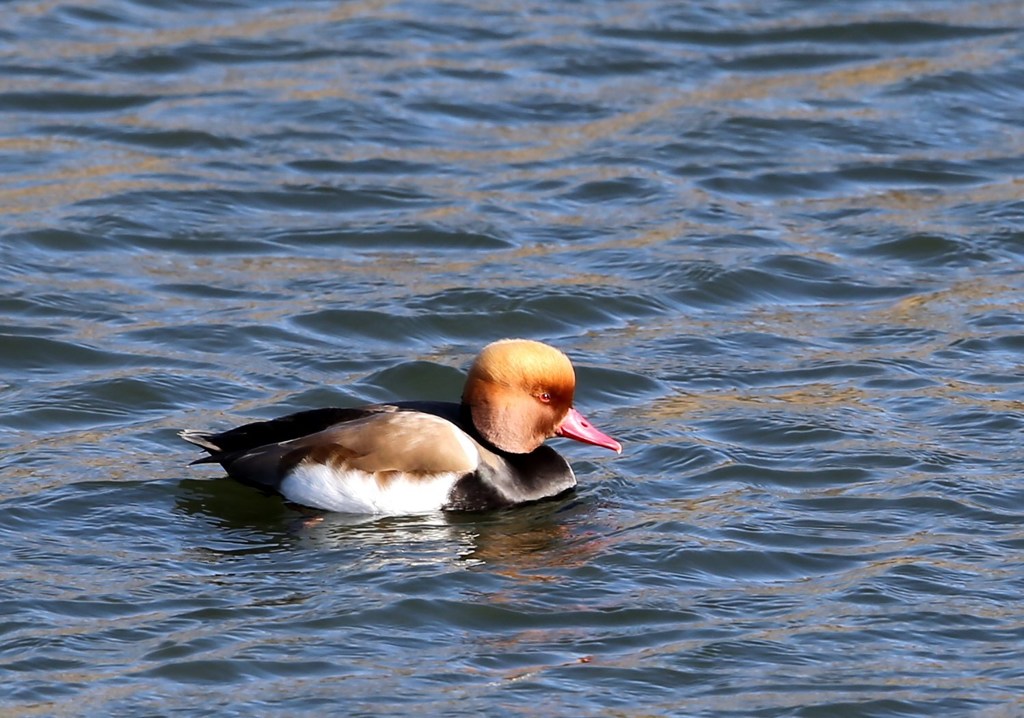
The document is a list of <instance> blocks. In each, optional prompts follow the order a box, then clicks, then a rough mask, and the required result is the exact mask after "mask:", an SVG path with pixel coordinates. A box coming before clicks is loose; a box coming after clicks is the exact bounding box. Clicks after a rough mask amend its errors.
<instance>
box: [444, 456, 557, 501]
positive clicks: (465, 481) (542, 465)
mask: <svg viewBox="0 0 1024 718" xmlns="http://www.w3.org/2000/svg"><path fill="white" fill-rule="evenodd" d="M574 486H576V476H575V475H574V474H573V473H572V469H571V468H570V467H569V464H568V462H567V461H566V460H565V459H564V458H562V456H561V455H559V453H558V452H557V451H555V450H554V449H552V448H551V447H550V446H541V447H540V448H538V449H536V450H534V451H532V452H530V453H529V454H505V453H492V452H490V451H488V450H486V449H484V450H483V451H481V461H480V467H479V468H478V469H477V470H476V471H475V472H473V473H471V474H467V475H466V476H463V477H462V478H461V479H459V481H458V482H457V483H456V484H455V486H453V487H452V490H451V493H450V494H449V495H448V502H447V503H446V504H445V507H444V508H445V510H447V511H486V510H489V509H501V508H507V507H509V506H515V505H517V504H524V503H528V502H531V501H541V500H543V499H550V498H554V497H556V496H559V495H561V494H564V493H565V492H566V491H569V490H570V489H572V488H573V487H574Z"/></svg>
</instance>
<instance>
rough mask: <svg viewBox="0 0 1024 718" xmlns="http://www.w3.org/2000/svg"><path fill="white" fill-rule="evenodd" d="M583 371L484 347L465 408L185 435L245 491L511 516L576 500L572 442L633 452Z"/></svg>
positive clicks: (394, 408)
mask: <svg viewBox="0 0 1024 718" xmlns="http://www.w3.org/2000/svg"><path fill="white" fill-rule="evenodd" d="M575 390H576V374H575V371H574V369H573V366H572V362H571V361H570V360H569V358H568V357H567V356H566V355H565V354H564V353H563V352H561V351H560V350H558V349H556V348H554V347H552V346H550V345H548V344H545V343H543V342H539V341H534V340H529V339H501V340H499V341H496V342H492V343H491V344H488V345H487V346H485V347H484V348H483V349H482V350H481V351H480V353H479V354H478V355H477V357H476V358H475V359H474V360H473V363H472V365H471V366H470V369H469V373H468V375H467V377H466V382H465V385H464V387H463V391H462V397H461V401H460V402H458V403H456V402H439V401H396V402H393V403H383V404H371V405H367V406H360V407H353V408H335V407H327V408H317V409H309V410H305V411H300V412H298V413H294V414H289V415H287V416H283V417H280V418H277V419H272V420H269V421H258V422H254V423H250V424H245V425H243V426H239V427H236V428H233V429H229V430H227V431H223V432H219V433H215V432H208V431H201V430H194V429H185V430H183V431H181V432H179V436H180V437H181V438H182V439H184V440H185V441H187V442H190V443H191V444H194V445H196V446H198V447H200V448H202V449H204V450H205V451H206V452H207V455H206V456H204V457H202V458H200V459H197V460H195V461H193V462H192V464H206V463H216V464H220V465H221V467H222V468H223V469H224V471H225V472H226V473H227V475H228V476H229V477H231V478H233V479H235V480H237V481H240V482H241V483H243V484H247V485H249V486H253V487H256V488H258V489H261V490H263V491H265V492H268V493H272V494H275V493H276V494H279V495H280V496H282V497H283V498H284V499H285V500H286V501H288V502H291V503H293V504H297V505H299V506H304V507H309V508H312V509H320V510H324V511H329V512H339V513H349V514H385V515H402V514H418V513H427V512H434V511H445V512H468V511H488V510H494V509H504V508H509V507H513V506H517V505H520V504H527V503H532V502H536V501H541V500H544V499H551V498H554V497H558V496H561V495H563V494H566V493H568V492H569V491H571V490H572V489H574V488H575V486H576V475H575V474H574V473H573V470H572V467H571V466H570V465H569V462H568V461H566V460H565V458H563V457H562V456H561V455H560V454H559V453H558V452H557V451H555V450H554V449H553V448H551V447H550V446H548V445H547V444H545V443H544V442H545V441H546V440H548V439H551V438H554V437H564V438H567V439H574V440H576V441H579V442H582V443H585V444H591V445H594V446H598V447H602V448H605V449H609V450H611V451H614V452H615V453H616V454H621V453H622V445H621V444H620V443H619V442H618V441H616V440H615V439H613V438H612V437H610V436H608V435H607V434H605V433H603V432H602V431H600V430H599V429H598V428H597V427H595V426H594V425H593V424H591V423H590V422H589V421H588V420H587V419H586V418H585V417H584V416H583V415H582V414H581V413H580V412H579V411H578V410H577V409H576V408H575V407H574V405H573V399H574V394H575Z"/></svg>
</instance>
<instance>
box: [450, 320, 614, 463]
mask: <svg viewBox="0 0 1024 718" xmlns="http://www.w3.org/2000/svg"><path fill="white" fill-rule="evenodd" d="M575 391H576V373H575V372H574V371H573V368H572V363H571V362H570V361H569V358H568V357H567V356H566V355H565V354H563V353H562V352H560V351H558V350H557V349H555V348H554V347H550V346H548V345H547V344H542V343H541V342H535V341H531V340H529V339H502V340H500V341H497V342H494V343H492V344H488V345H487V346H486V347H484V348H483V351H481V352H480V354H479V355H478V356H477V358H476V360H475V361H474V362H473V366H472V367H471V368H470V370H469V377H468V378H467V379H466V387H465V389H464V390H463V393H462V402H463V403H464V404H466V405H467V406H468V407H469V409H470V415H471V416H472V418H473V424H474V426H476V429H477V431H479V432H480V435H481V436H482V437H483V438H484V439H486V440H487V441H489V442H490V443H491V444H493V445H494V446H496V447H498V448H499V449H501V450H502V451H507V452H510V453H514V454H525V453H529V452H531V451H533V450H534V449H536V448H537V447H538V446H540V445H541V444H543V443H544V441H545V439H549V438H551V437H552V436H565V437H567V438H570V439H576V440H577V441H582V442H585V443H588V444H594V445H596V446H603V447H605V448H608V449H611V450H612V451H616V452H621V451H622V447H621V446H620V445H619V442H617V441H615V439H612V438H611V437H610V436H607V435H605V434H603V433H601V432H600V431H598V430H597V429H595V428H594V427H593V426H591V425H590V423H589V422H588V421H587V420H586V419H585V418H583V416H582V415H581V414H580V413H579V412H578V411H576V410H575V409H574V408H573V406H572V400H573V394H574V393H575Z"/></svg>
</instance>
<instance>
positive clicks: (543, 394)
mask: <svg viewBox="0 0 1024 718" xmlns="http://www.w3.org/2000/svg"><path fill="white" fill-rule="evenodd" d="M537 398H538V399H540V400H541V401H543V402H544V403H545V404H549V403H550V402H551V394H550V393H549V392H546V391H542V392H541V393H540V394H538V395H537Z"/></svg>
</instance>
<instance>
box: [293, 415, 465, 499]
mask: <svg viewBox="0 0 1024 718" xmlns="http://www.w3.org/2000/svg"><path fill="white" fill-rule="evenodd" d="M460 433H461V432H460ZM467 441H468V439H467ZM474 451H475V449H474ZM458 479H459V474H456V473H454V472H449V473H440V474H434V475H432V476H415V477H410V476H406V475H403V474H397V475H395V476H391V477H388V479H387V480H386V481H385V482H383V483H378V482H377V479H376V477H375V476H374V474H371V473H369V472H366V471H359V470H357V469H347V470H341V471H339V470H337V469H333V468H331V467H330V466H325V465H324V464H299V465H298V466H296V467H295V468H294V469H293V470H292V472H291V473H290V474H288V476H287V477H285V479H284V481H282V482H281V486H280V490H281V494H282V495H283V496H284V497H285V498H286V499H288V500H289V501H294V502H295V503H297V504H302V505H303V506H312V507H314V508H318V509H325V510H327V511H337V512H339V513H349V514H417V513H428V512H431V511H437V510H439V509H440V508H441V507H442V506H444V504H445V502H446V501H447V500H448V493H449V492H450V491H451V489H452V486H454V485H455V482H456V481H457V480H458Z"/></svg>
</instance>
